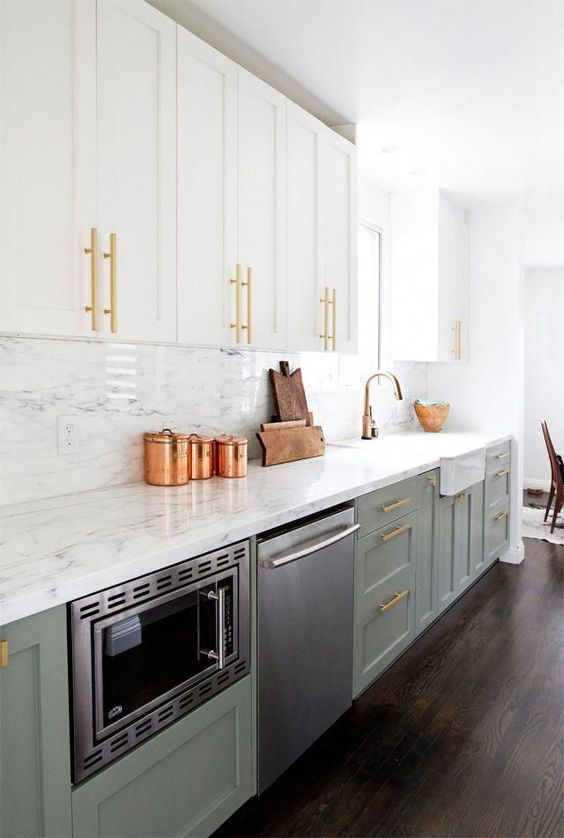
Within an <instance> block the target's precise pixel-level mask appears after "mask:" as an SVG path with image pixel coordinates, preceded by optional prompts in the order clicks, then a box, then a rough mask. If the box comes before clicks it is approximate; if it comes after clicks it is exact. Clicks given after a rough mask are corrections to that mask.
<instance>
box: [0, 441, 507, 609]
mask: <svg viewBox="0 0 564 838" xmlns="http://www.w3.org/2000/svg"><path fill="white" fill-rule="evenodd" d="M507 438H508V437H500V436H499V435H487V434H470V433H448V432H442V433H440V434H424V433H423V432H404V433H398V434H391V435H389V436H386V437H382V438H381V439H378V440H373V441H369V442H363V441H361V440H358V439H355V440H351V441H349V442H346V441H345V442H344V443H342V444H341V445H339V446H337V445H335V446H330V447H329V449H328V451H327V453H326V455H325V456H324V457H319V458H317V459H312V460H304V461H302V462H298V463H287V464H285V465H281V466H274V467H271V468H268V469H263V468H261V467H260V466H259V465H258V464H257V463H251V465H250V468H249V475H248V477H247V478H244V479H242V480H222V479H220V478H213V479H212V480H208V481H199V482H193V483H191V484H189V485H187V486H182V487H178V488H175V489H172V488H165V489H163V488H158V487H152V486H147V485H145V484H144V483H135V484H132V485H127V486H119V487H112V488H106V489H99V490H95V491H89V492H81V493H77V494H74V495H65V496H62V497H57V498H51V499H45V500H38V501H33V502H27V503H24V504H15V505H11V506H6V507H4V508H3V510H2V511H1V512H0V532H1V538H0V548H1V553H0V624H4V623H8V622H11V621H13V620H16V619H19V618H21V617H25V616H27V615H30V614H33V613H37V612H39V611H42V610H45V609H47V608H50V607H52V606H55V605H58V604H60V603H63V602H68V601H69V600H72V599H76V598H77V597H80V596H84V595H86V594H89V593H92V592H93V591H96V590H99V589H101V588H105V587H109V586H111V585H114V584H118V583H120V582H123V581H126V580H128V579H131V578H134V577H135V576H139V575H141V574H143V573H147V572H150V571H152V570H156V569H158V568H162V567H166V566H167V565H169V564H174V563H175V562H178V561H182V560H184V559H187V558H190V557H192V556H196V555H198V554H200V553H203V552H205V551H207V550H212V549H215V548H217V547H220V546H221V545H223V544H228V543H232V542H234V541H238V540H239V539H243V538H248V537H249V536H251V535H255V534H257V533H259V532H263V531H265V530H267V529H271V528H272V527H276V526H280V525H282V524H286V523H288V522H289V521H294V520H296V519H297V518H298V517H300V516H304V515H308V514H311V513H314V512H317V511H320V510H322V509H325V508H327V507H329V506H332V505H334V504H337V503H341V502H343V501H347V500H350V499H352V498H354V497H357V496H358V495H361V494H364V493H366V492H370V491H372V490H374V489H378V488H380V487H382V486H387V485H390V484H391V483H394V482H396V481H398V480H401V479H403V478H404V477H409V476H412V475H414V474H419V473H421V472H423V471H426V470H427V469H430V468H435V467H437V466H438V463H439V460H440V457H441V455H442V454H443V453H449V454H450V455H452V453H453V452H454V453H456V452H458V451H460V452H462V451H465V450H470V449H472V448H476V447H477V446H478V445H488V444H494V443H497V442H501V441H503V440H505V439H507Z"/></svg>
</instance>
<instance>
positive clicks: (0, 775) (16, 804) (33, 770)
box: [0, 605, 72, 838]
mask: <svg viewBox="0 0 564 838" xmlns="http://www.w3.org/2000/svg"><path fill="white" fill-rule="evenodd" d="M0 640H2V641H5V642H7V643H8V666H7V667H5V668H2V669H0V836H2V838H5V836H15V835H18V836H24V835H25V836H26V838H31V836H39V835H52V836H58V838H62V836H70V835H71V831H72V816H71V775H70V724H69V696H68V664H67V621H66V610H65V607H64V605H61V606H59V607H57V608H51V609H49V610H48V611H43V612H42V613H40V614H35V615H33V616H32V617H26V618H25V619H23V620H17V621H16V622H14V623H10V624H8V625H6V626H3V627H2V628H0Z"/></svg>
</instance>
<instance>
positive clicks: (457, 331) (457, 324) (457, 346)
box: [451, 320, 462, 361]
mask: <svg viewBox="0 0 564 838" xmlns="http://www.w3.org/2000/svg"><path fill="white" fill-rule="evenodd" d="M461 330H462V323H461V321H460V320H455V321H454V326H453V327H452V331H453V332H454V349H452V350H451V351H452V354H453V355H454V360H455V361H460V359H461V357H462V349H461V347H462V343H461Z"/></svg>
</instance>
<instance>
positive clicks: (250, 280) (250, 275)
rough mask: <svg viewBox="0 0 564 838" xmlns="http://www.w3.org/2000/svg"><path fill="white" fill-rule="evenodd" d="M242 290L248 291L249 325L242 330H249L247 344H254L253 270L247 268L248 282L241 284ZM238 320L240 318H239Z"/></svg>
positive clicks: (242, 327)
mask: <svg viewBox="0 0 564 838" xmlns="http://www.w3.org/2000/svg"><path fill="white" fill-rule="evenodd" d="M241 288H246V289H247V325H246V326H241V329H246V330H247V343H252V342H253V269H252V268H247V281H246V282H242V283H241ZM237 319H238V318H237Z"/></svg>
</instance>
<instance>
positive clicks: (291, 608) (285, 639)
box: [258, 508, 358, 793]
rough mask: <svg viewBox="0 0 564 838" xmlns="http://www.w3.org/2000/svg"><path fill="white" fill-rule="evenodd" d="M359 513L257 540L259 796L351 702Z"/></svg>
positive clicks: (335, 514)
mask: <svg viewBox="0 0 564 838" xmlns="http://www.w3.org/2000/svg"><path fill="white" fill-rule="evenodd" d="M357 529H358V525H355V523H354V510H353V509H352V508H340V509H337V510H332V511H331V513H329V514H325V515H323V516H322V517H321V516H318V517H316V518H310V519H305V521H301V522H300V523H299V524H297V525H296V526H294V527H286V528H285V529H283V530H278V531H277V532H273V533H270V534H267V535H266V536H264V537H262V538H260V539H259V542H258V644H259V656H258V677H259V704H258V713H259V777H258V786H259V793H261V792H263V791H264V790H265V789H266V788H267V787H268V786H269V785H270V784H271V783H272V782H273V781H274V780H275V779H276V778H277V777H279V776H280V774H282V772H283V771H285V770H286V768H288V767H289V766H290V765H291V764H292V763H293V762H294V760H296V759H297V758H298V757H299V756H300V755H301V754H303V752H304V751H305V750H307V748H309V746H310V745H311V744H312V743H313V742H315V740H316V739H317V738H318V737H319V736H321V734H322V733H323V732H324V731H325V730H327V728H328V727H330V725H332V724H333V722H335V721H336V720H337V719H338V718H339V716H341V715H342V714H343V713H344V712H345V710H347V708H348V707H350V705H351V703H352V657H353V562H354V533H355V531H356V530H357Z"/></svg>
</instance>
